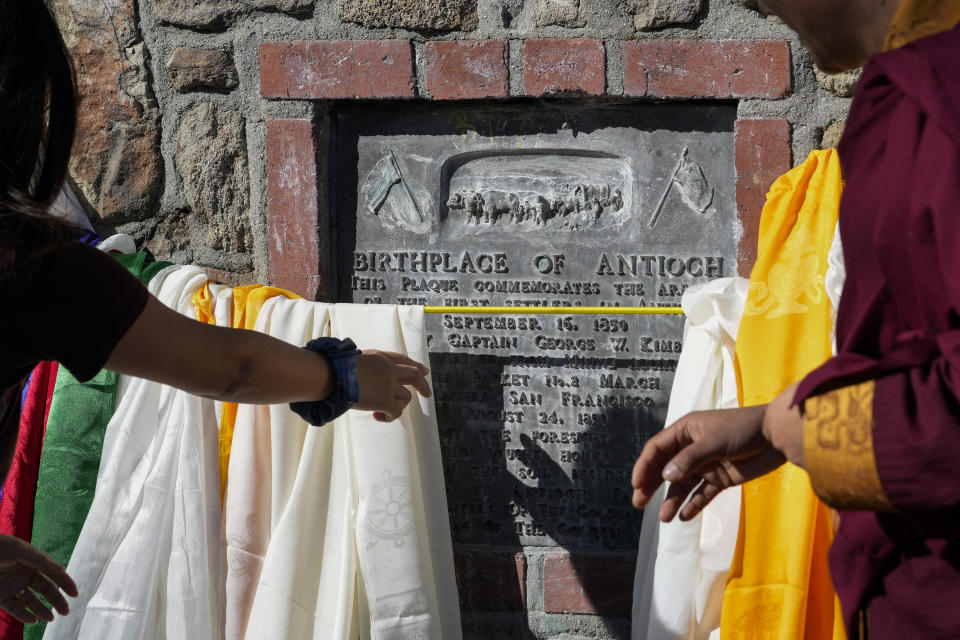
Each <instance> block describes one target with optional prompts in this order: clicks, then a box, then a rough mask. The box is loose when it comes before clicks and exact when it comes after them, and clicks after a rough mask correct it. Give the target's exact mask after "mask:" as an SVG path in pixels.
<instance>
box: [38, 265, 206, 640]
mask: <svg viewBox="0 0 960 640" xmlns="http://www.w3.org/2000/svg"><path fill="white" fill-rule="evenodd" d="M206 280H207V276H206V274H205V273H204V272H203V271H202V270H201V269H199V268H195V267H179V266H172V267H168V268H167V269H164V270H163V271H161V272H160V273H158V274H157V275H156V276H155V277H154V278H153V279H152V280H151V282H150V285H149V289H150V291H151V293H153V294H154V295H156V296H157V297H158V298H159V299H160V301H161V302H163V303H164V304H166V305H167V306H169V307H172V308H174V309H177V310H179V311H180V312H182V313H187V314H192V313H193V309H192V306H191V304H190V298H191V296H192V295H193V293H194V292H195V291H196V290H197V289H199V288H200V287H201V286H202V285H203V284H204V283H205V282H206ZM219 503H220V496H219V478H218V474H217V425H216V422H215V419H214V409H213V402H212V401H210V400H204V399H201V398H198V397H196V396H192V395H190V394H188V393H185V392H183V391H179V390H177V389H174V388H172V387H167V386H164V385H161V384H158V383H155V382H150V381H147V380H143V379H140V378H132V379H130V380H129V382H128V383H127V386H126V392H125V393H124V395H123V397H122V398H121V400H120V403H119V405H118V407H117V411H116V413H115V414H114V416H113V418H112V419H111V420H110V423H109V425H108V426H107V431H106V435H105V439H104V445H103V456H102V458H101V462H100V471H99V474H98V477H97V487H96V495H95V497H94V500H93V504H92V505H91V507H90V512H89V515H88V516H87V520H86V522H85V523H84V525H83V529H82V530H81V532H80V536H79V539H78V540H77V546H76V549H75V550H74V553H73V556H72V557H71V559H70V563H69V566H68V568H67V570H68V571H69V573H70V575H71V576H73V578H74V579H75V580H76V582H77V585H78V587H79V589H80V595H79V596H78V597H77V598H76V600H74V601H73V602H71V603H70V604H71V609H72V611H71V614H70V615H69V616H65V617H58V618H57V619H56V620H55V621H54V622H53V623H51V624H49V625H48V626H47V628H46V632H45V633H44V638H45V639H62V638H96V639H97V640H114V639H116V640H137V639H144V640H147V639H154V638H219V637H220V636H221V635H222V596H221V590H222V579H221V575H222V572H221V568H220V567H221V546H220V540H221V528H220V527H221V524H220V504H219Z"/></svg>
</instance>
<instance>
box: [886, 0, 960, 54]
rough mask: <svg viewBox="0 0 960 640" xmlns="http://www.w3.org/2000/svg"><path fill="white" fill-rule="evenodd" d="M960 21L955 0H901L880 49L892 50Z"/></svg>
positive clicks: (959, 12)
mask: <svg viewBox="0 0 960 640" xmlns="http://www.w3.org/2000/svg"><path fill="white" fill-rule="evenodd" d="M957 24H960V2H956V0H901V1H900V5H899V6H898V7H897V13H896V15H894V17H893V23H892V24H891V25H890V30H889V32H888V33H887V39H886V42H884V46H883V50H884V51H891V50H893V49H899V48H900V47H902V46H904V45H905V44H908V43H910V42H913V41H914V40H919V39H920V38H925V37H927V36H932V35H934V34H936V33H940V32H942V31H946V30H947V29H950V28H952V27H955V26H957Z"/></svg>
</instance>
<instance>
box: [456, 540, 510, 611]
mask: <svg viewBox="0 0 960 640" xmlns="http://www.w3.org/2000/svg"><path fill="white" fill-rule="evenodd" d="M453 561H454V565H455V568H456V575H457V586H458V589H459V591H460V607H461V609H463V610H464V611H526V609H527V588H526V579H527V560H526V558H525V557H524V555H523V554H522V553H505V552H500V553H498V552H476V553H466V552H464V553H456V554H454V556H453Z"/></svg>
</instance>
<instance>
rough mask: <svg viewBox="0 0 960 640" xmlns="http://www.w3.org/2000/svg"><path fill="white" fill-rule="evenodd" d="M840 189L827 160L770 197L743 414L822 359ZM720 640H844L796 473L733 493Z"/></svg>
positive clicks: (805, 488) (805, 490) (744, 367)
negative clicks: (734, 533)
mask: <svg viewBox="0 0 960 640" xmlns="http://www.w3.org/2000/svg"><path fill="white" fill-rule="evenodd" d="M841 190H842V181H841V173H840V164H839V161H838V158H837V154H836V152H835V151H833V150H827V151H814V152H813V153H812V154H811V155H810V157H809V158H808V159H807V161H806V162H804V163H803V164H802V165H800V166H799V167H797V168H796V169H793V170H792V171H790V172H788V173H787V174H785V175H784V176H782V177H781V178H779V179H778V180H777V181H776V182H774V184H773V186H772V187H771V188H770V192H769V193H768V195H767V203H766V206H765V207H764V210H763V215H762V217H761V220H760V234H759V250H758V256H757V262H756V265H755V266H754V268H753V272H752V273H751V275H750V292H749V295H748V298H747V302H746V306H745V309H744V314H743V319H742V321H741V323H740V330H739V334H738V339H737V346H736V353H737V364H738V368H739V374H740V381H741V403H742V405H743V406H750V405H756V404H763V403H767V402H770V401H771V400H773V399H774V397H776V396H777V395H778V394H779V393H780V392H781V391H782V390H783V389H784V388H786V387H787V386H789V385H790V384H792V383H794V382H796V381H798V380H800V379H801V378H803V376H804V375H806V374H807V373H809V372H810V371H811V370H812V369H814V368H815V367H817V366H818V365H820V364H821V363H823V362H824V361H825V360H827V359H828V358H829V357H830V355H831V345H830V327H831V320H830V302H829V299H828V297H827V296H826V294H825V292H824V279H825V272H826V269H827V255H828V252H829V249H830V245H831V241H832V239H833V236H834V232H835V227H836V224H837V213H838V208H839V202H840V194H841ZM742 489H743V498H742V507H741V518H740V532H739V536H738V539H737V548H736V552H735V555H734V559H733V563H732V564H731V570H730V579H729V581H728V583H727V587H726V591H725V593H724V601H723V614H722V621H721V631H722V634H721V635H722V637H723V638H725V639H726V638H730V639H740V638H752V637H768V638H778V639H782V640H790V639H794V638H809V639H811V640H812V639H817V640H819V639H822V638H831V637H832V638H838V639H839V638H843V637H844V630H843V627H842V624H841V616H840V613H839V606H838V604H837V600H836V597H835V595H834V590H833V586H832V582H831V580H830V575H829V571H828V567H827V550H828V548H829V546H830V543H831V540H832V537H833V529H832V523H831V516H830V512H829V509H828V508H827V507H826V506H825V505H824V504H823V503H822V502H820V501H819V500H818V499H817V497H816V496H815V494H814V493H813V490H812V489H811V486H810V480H809V478H808V477H807V475H806V473H805V472H804V471H803V470H802V469H800V468H798V467H795V466H793V465H790V464H789V463H788V464H785V465H783V466H782V467H780V468H779V469H777V470H776V471H774V472H773V473H770V474H767V475H766V476H764V477H762V478H758V479H757V480H753V481H751V482H748V483H746V484H744V485H743V488H742Z"/></svg>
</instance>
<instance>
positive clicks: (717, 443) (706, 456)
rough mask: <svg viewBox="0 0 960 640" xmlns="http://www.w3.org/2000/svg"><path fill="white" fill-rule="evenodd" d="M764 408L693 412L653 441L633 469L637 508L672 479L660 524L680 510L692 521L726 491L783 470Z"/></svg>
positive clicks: (685, 517) (784, 459) (661, 511)
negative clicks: (766, 427)
mask: <svg viewBox="0 0 960 640" xmlns="http://www.w3.org/2000/svg"><path fill="white" fill-rule="evenodd" d="M766 407H767V405H759V406H755V407H744V408H741V409H722V410H718V411H698V412H694V413H690V414H687V415H685V416H684V417H683V418H681V419H680V420H677V421H676V422H675V423H673V424H672V425H670V426H669V427H667V428H666V429H664V430H663V431H661V432H660V433H658V434H657V435H655V436H654V437H652V438H650V440H649V441H648V442H647V444H646V446H645V447H644V448H643V451H642V452H641V453H640V457H639V458H637V462H636V464H635V465H634V467H633V477H632V484H633V489H634V490H633V506H634V507H636V508H638V509H642V508H643V507H644V506H646V505H647V503H648V502H650V499H651V498H652V497H653V495H654V493H655V492H656V491H657V489H658V488H659V487H660V484H661V483H662V482H663V481H664V480H668V481H670V483H671V484H670V487H669V489H668V490H667V495H666V497H665V498H664V501H663V505H662V506H661V507H660V514H659V515H660V520H662V521H663V522H669V521H671V520H673V518H674V517H675V516H676V515H677V513H678V512H679V514H680V519H681V520H684V521H686V520H690V519H691V518H693V517H694V516H696V515H697V514H698V513H700V511H702V510H703V508H704V507H705V506H707V504H709V503H710V501H711V500H713V499H714V498H715V497H716V496H717V495H718V494H719V493H720V492H721V491H723V490H724V489H726V488H728V487H732V486H735V485H739V484H743V483H744V482H746V481H748V480H752V479H754V478H758V477H760V476H762V475H764V474H766V473H769V472H770V471H773V470H774V469H776V468H777V467H779V466H780V465H781V464H783V463H784V462H785V461H786V458H785V457H784V455H783V454H782V453H781V452H780V451H778V450H777V449H776V448H774V446H773V445H772V444H771V443H770V441H769V440H768V439H767V436H766V435H765V434H764V430H763V422H764V414H765V411H766ZM687 496H690V500H689V502H687V504H686V505H683V503H684V501H685V500H686V499H687ZM681 505H683V510H682V511H681V509H680V506H681Z"/></svg>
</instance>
